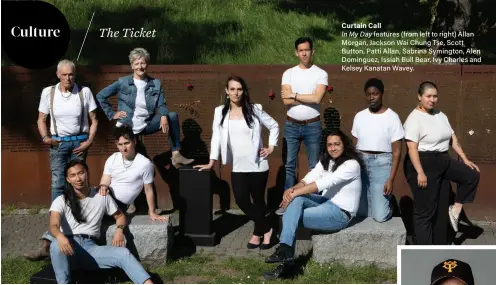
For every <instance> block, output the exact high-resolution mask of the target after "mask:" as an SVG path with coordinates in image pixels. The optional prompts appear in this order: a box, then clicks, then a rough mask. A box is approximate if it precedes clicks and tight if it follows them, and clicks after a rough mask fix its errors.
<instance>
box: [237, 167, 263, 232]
mask: <svg viewBox="0 0 496 285" xmlns="http://www.w3.org/2000/svg"><path fill="white" fill-rule="evenodd" d="M268 177H269V171H265V172H232V173H231V183H232V188H233V192H234V199H235V200H236V204H238V206H239V208H240V209H241V210H242V211H243V212H244V213H245V214H246V215H247V216H248V217H249V218H250V220H252V221H253V222H254V223H255V228H254V229H253V235H257V236H262V235H264V234H265V233H267V232H268V231H270V228H271V226H270V224H269V220H268V218H267V217H266V214H267V207H266V205H265V187H266V185H267V178H268ZM250 196H251V197H250ZM252 199H253V202H252Z"/></svg>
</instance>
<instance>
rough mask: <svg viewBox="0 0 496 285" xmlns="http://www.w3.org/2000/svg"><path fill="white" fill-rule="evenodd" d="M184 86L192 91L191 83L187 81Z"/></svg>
mask: <svg viewBox="0 0 496 285" xmlns="http://www.w3.org/2000/svg"><path fill="white" fill-rule="evenodd" d="M186 88H188V90H189V91H192V90H193V89H194V88H195V87H194V86H193V84H191V83H188V84H186Z"/></svg>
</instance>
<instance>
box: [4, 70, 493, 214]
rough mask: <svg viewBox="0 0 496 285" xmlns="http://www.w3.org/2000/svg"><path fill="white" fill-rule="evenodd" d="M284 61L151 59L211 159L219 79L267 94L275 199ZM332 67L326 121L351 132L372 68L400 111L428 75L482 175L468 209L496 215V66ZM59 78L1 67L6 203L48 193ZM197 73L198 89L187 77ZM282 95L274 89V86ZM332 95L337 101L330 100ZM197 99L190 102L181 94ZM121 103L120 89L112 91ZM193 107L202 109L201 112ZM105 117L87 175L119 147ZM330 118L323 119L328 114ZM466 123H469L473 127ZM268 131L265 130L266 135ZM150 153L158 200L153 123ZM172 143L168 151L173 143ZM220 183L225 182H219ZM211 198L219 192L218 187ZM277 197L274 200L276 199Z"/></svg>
mask: <svg viewBox="0 0 496 285" xmlns="http://www.w3.org/2000/svg"><path fill="white" fill-rule="evenodd" d="M289 67H290V66H287V65H263V66H259V65H187V66H180V65H178V66H151V67H150V68H149V73H150V74H151V75H152V76H154V77H156V78H159V79H160V80H162V83H163V85H164V92H165V94H166V99H167V102H168V105H169V109H170V110H172V111H176V112H178V113H179V117H180V119H181V124H182V141H183V151H184V152H185V154H186V155H187V156H192V157H194V158H196V159H197V160H199V161H200V162H201V161H206V160H207V159H208V151H209V149H210V137H211V128H212V126H211V125H212V117H213V110H214V108H215V107H216V106H218V105H219V104H221V103H222V102H223V100H224V98H225V97H224V91H223V86H224V84H225V80H226V78H227V77H228V76H229V75H230V74H236V75H239V76H241V77H244V78H245V79H246V81H247V84H248V86H249V88H250V94H251V97H252V100H253V101H254V102H256V103H261V104H262V105H263V107H264V109H265V110H266V111H267V112H268V113H269V114H270V115H272V116H273V117H274V118H275V119H276V120H277V121H278V122H279V124H280V126H281V135H280V138H279V146H280V147H278V148H276V150H275V151H274V153H273V154H272V155H271V157H270V166H271V168H270V176H269V182H268V185H267V189H268V199H269V201H271V202H272V201H275V200H277V198H278V197H280V195H281V193H282V186H283V184H284V169H283V168H282V167H281V166H282V151H283V150H282V149H283V147H282V146H283V140H282V137H283V130H282V126H283V124H284V120H285V113H286V112H285V110H286V108H285V106H284V105H283V104H282V102H281V100H280V83H281V76H282V73H283V72H284V70H286V69H287V68H289ZM321 67H322V68H324V69H325V70H326V71H327V72H328V74H329V84H330V85H332V86H333V87H334V92H333V93H332V94H330V95H329V94H327V95H326V97H325V99H324V101H323V103H322V112H323V117H322V122H323V123H325V122H327V124H330V125H332V126H334V127H335V126H340V127H341V128H342V129H343V130H344V131H345V132H348V133H349V132H350V130H351V126H352V123H353V117H354V115H355V114H356V112H357V111H359V110H361V109H363V108H365V107H366V102H365V100H364V95H363V84H364V83H365V81H366V80H367V79H368V78H370V77H379V78H381V79H382V80H383V81H384V83H385V86H386V91H385V96H384V98H385V104H386V105H387V106H389V107H391V108H392V109H393V110H394V111H396V112H397V113H398V114H399V116H400V118H401V120H402V121H404V120H405V119H406V118H407V116H408V114H409V113H410V112H411V110H412V109H413V108H414V107H415V105H416V103H417V99H416V89H417V86H418V84H419V83H420V82H421V81H423V80H431V81H434V82H435V83H436V84H437V85H438V87H439V90H440V92H439V98H440V102H439V108H440V109H441V110H442V111H443V112H445V113H446V114H447V116H448V117H449V119H450V122H451V124H452V127H453V128H454V129H455V132H456V133H457V135H458V136H459V138H460V140H461V145H462V147H463V149H464V150H465V152H466V153H467V154H468V155H469V158H470V159H472V160H473V161H474V162H475V163H477V164H478V165H479V166H480V168H481V172H482V175H481V177H482V178H481V182H480V187H479V190H478V195H477V198H476V200H475V203H474V204H472V205H468V206H467V209H468V212H469V215H470V217H471V218H477V219H480V220H484V219H485V218H488V219H491V218H492V219H493V220H494V219H496V207H495V206H494V201H495V198H496V194H495V193H496V192H495V191H494V189H493V188H494V187H492V180H491V179H492V176H493V175H496V137H495V134H496V99H494V95H495V94H496V66H434V65H429V66H416V67H415V71H414V72H412V73H409V72H407V73H393V72H390V73H373V72H364V73H349V72H342V71H341V66H339V65H324V66H321ZM129 70H130V69H129V67H128V66H101V67H96V68H91V67H79V68H78V69H77V74H78V81H79V82H80V83H82V84H83V85H84V86H88V87H90V88H91V90H92V92H93V94H96V93H97V92H98V91H100V90H101V89H102V88H104V87H105V86H107V85H109V84H110V83H112V82H113V81H115V80H116V79H118V78H119V77H121V76H124V75H127V74H128V73H129ZM56 82H57V78H56V76H55V69H54V68H53V69H49V70H39V71H32V70H26V69H23V68H19V67H3V68H2V148H1V150H2V204H3V205H5V204H17V205H18V206H20V207H28V206H30V205H35V204H38V205H39V204H41V205H49V203H50V170H49V167H48V149H47V147H45V146H44V145H43V144H41V143H40V137H39V134H38V131H37V127H36V119H37V108H38V104H39V100H40V93H41V90H42V88H43V87H46V86H49V85H52V84H54V83H56ZM188 83H191V84H192V85H193V86H194V89H193V90H191V91H190V90H188V89H187V87H186V85H187V84H188ZM271 90H272V91H273V92H275V93H276V99H274V100H271V99H270V98H269V96H268V95H269V92H270V91H271ZM329 99H332V103H330V102H329ZM197 100H199V101H200V102H199V103H198V104H197V105H194V104H193V107H194V109H195V110H194V111H189V110H187V109H186V108H184V105H181V104H191V103H194V102H195V101H197ZM113 103H114V105H115V103H116V99H115V98H113ZM195 111H197V113H196V112H195ZM98 117H99V120H100V124H99V130H98V134H97V138H96V140H95V142H94V144H93V146H92V147H91V149H90V153H89V156H88V164H89V167H90V175H91V176H90V180H91V183H92V184H98V182H99V179H100V176H101V173H102V171H103V165H104V162H105V160H106V158H107V157H108V156H109V155H110V154H111V153H113V152H115V151H116V148H115V145H114V144H113V142H112V139H111V136H110V134H111V131H112V127H113V124H112V123H111V122H109V121H108V120H107V118H106V117H105V116H104V115H103V112H99V114H98ZM325 118H327V119H325ZM470 131H473V133H472V135H470V133H471V132H470ZM267 135H268V132H267V131H266V130H265V131H264V141H267ZM144 144H145V146H146V151H147V154H148V155H149V157H150V158H152V159H154V161H155V163H156V170H157V171H156V188H157V193H158V204H159V206H160V207H161V208H169V207H172V198H174V197H175V195H174V194H175V193H176V192H177V171H175V170H174V169H173V168H172V167H171V166H170V163H169V162H170V161H168V159H167V157H168V156H170V152H169V145H168V143H167V139H166V137H165V136H164V135H163V134H161V133H157V134H154V135H151V136H147V137H145V138H144ZM167 152H168V153H167ZM307 169H308V167H307V163H306V153H305V152H304V149H303V151H302V152H300V155H299V173H300V176H301V175H304V174H305V173H306V172H307ZM216 173H217V176H218V178H219V179H221V180H220V181H225V182H220V183H217V184H216V185H217V186H216V189H217V190H218V191H220V192H221V193H224V192H225V191H228V194H227V196H226V197H227V198H230V203H231V204H232V205H234V198H233V196H232V193H231V191H230V190H224V192H222V189H227V188H226V187H227V185H230V169H229V167H220V166H219V165H217V166H216ZM222 185H224V188H223V187H222ZM394 193H395V196H396V197H397V199H398V200H399V199H400V198H401V197H403V196H410V195H411V194H410V189H409V188H408V186H407V184H406V181H405V178H404V175H403V170H402V168H400V170H399V172H398V175H397V178H396V182H395V191H394ZM214 203H215V207H217V206H218V203H219V196H218V195H215V197H214ZM273 203H276V202H273Z"/></svg>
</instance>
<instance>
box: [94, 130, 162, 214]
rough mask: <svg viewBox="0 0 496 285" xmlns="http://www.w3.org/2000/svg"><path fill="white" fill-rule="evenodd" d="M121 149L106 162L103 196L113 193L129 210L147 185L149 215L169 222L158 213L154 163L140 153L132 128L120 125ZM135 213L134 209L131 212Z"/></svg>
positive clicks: (118, 140)
mask: <svg viewBox="0 0 496 285" xmlns="http://www.w3.org/2000/svg"><path fill="white" fill-rule="evenodd" d="M114 138H115V144H116V145H117V149H118V150H119V151H118V152H116V153H114V154H112V155H111V156H110V157H109V158H108V159H107V162H105V168H104V170H103V175H102V179H101V180H100V185H99V190H100V195H106V194H107V192H108V191H109V190H110V194H111V195H112V196H113V197H114V199H115V200H116V202H117V204H118V205H119V208H120V209H121V210H122V211H126V210H128V207H129V205H132V204H133V203H134V200H135V199H136V197H138V195H139V193H140V192H141V190H142V189H143V188H145V195H146V201H147V203H148V214H149V215H150V219H152V220H159V221H165V220H166V219H167V218H166V217H162V216H159V215H157V214H156V213H155V194H154V192H153V175H154V166H153V163H152V162H151V161H150V160H149V159H148V158H146V157H145V156H143V155H142V154H140V153H137V152H136V135H135V134H134V133H133V130H132V129H131V127H129V126H126V125H123V126H120V127H117V128H116V129H115V133H114ZM130 212H134V211H130Z"/></svg>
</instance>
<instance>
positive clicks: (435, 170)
mask: <svg viewBox="0 0 496 285" xmlns="http://www.w3.org/2000/svg"><path fill="white" fill-rule="evenodd" d="M419 156H420V163H421V165H422V169H423V170H424V173H425V176H427V188H425V189H421V188H420V187H419V186H418V184H417V171H416V170H415V168H414V167H413V164H412V162H411V160H410V157H409V156H408V155H407V156H406V157H405V165H404V171H405V176H406V180H407V182H408V184H409V185H410V189H411V190H412V194H413V199H414V212H413V217H414V228H415V234H416V237H417V244H419V245H432V244H446V242H447V230H448V225H449V224H448V223H449V222H448V207H449V191H450V189H451V188H450V183H449V182H450V181H452V182H455V183H457V184H458V185H457V187H456V198H455V202H458V203H470V202H473V201H474V198H475V193H476V191H477V185H478V184H479V177H480V175H479V172H477V171H476V170H473V169H471V168H470V167H468V166H467V165H465V164H464V163H463V162H460V161H457V160H456V159H453V158H451V157H450V156H449V154H448V152H419Z"/></svg>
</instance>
